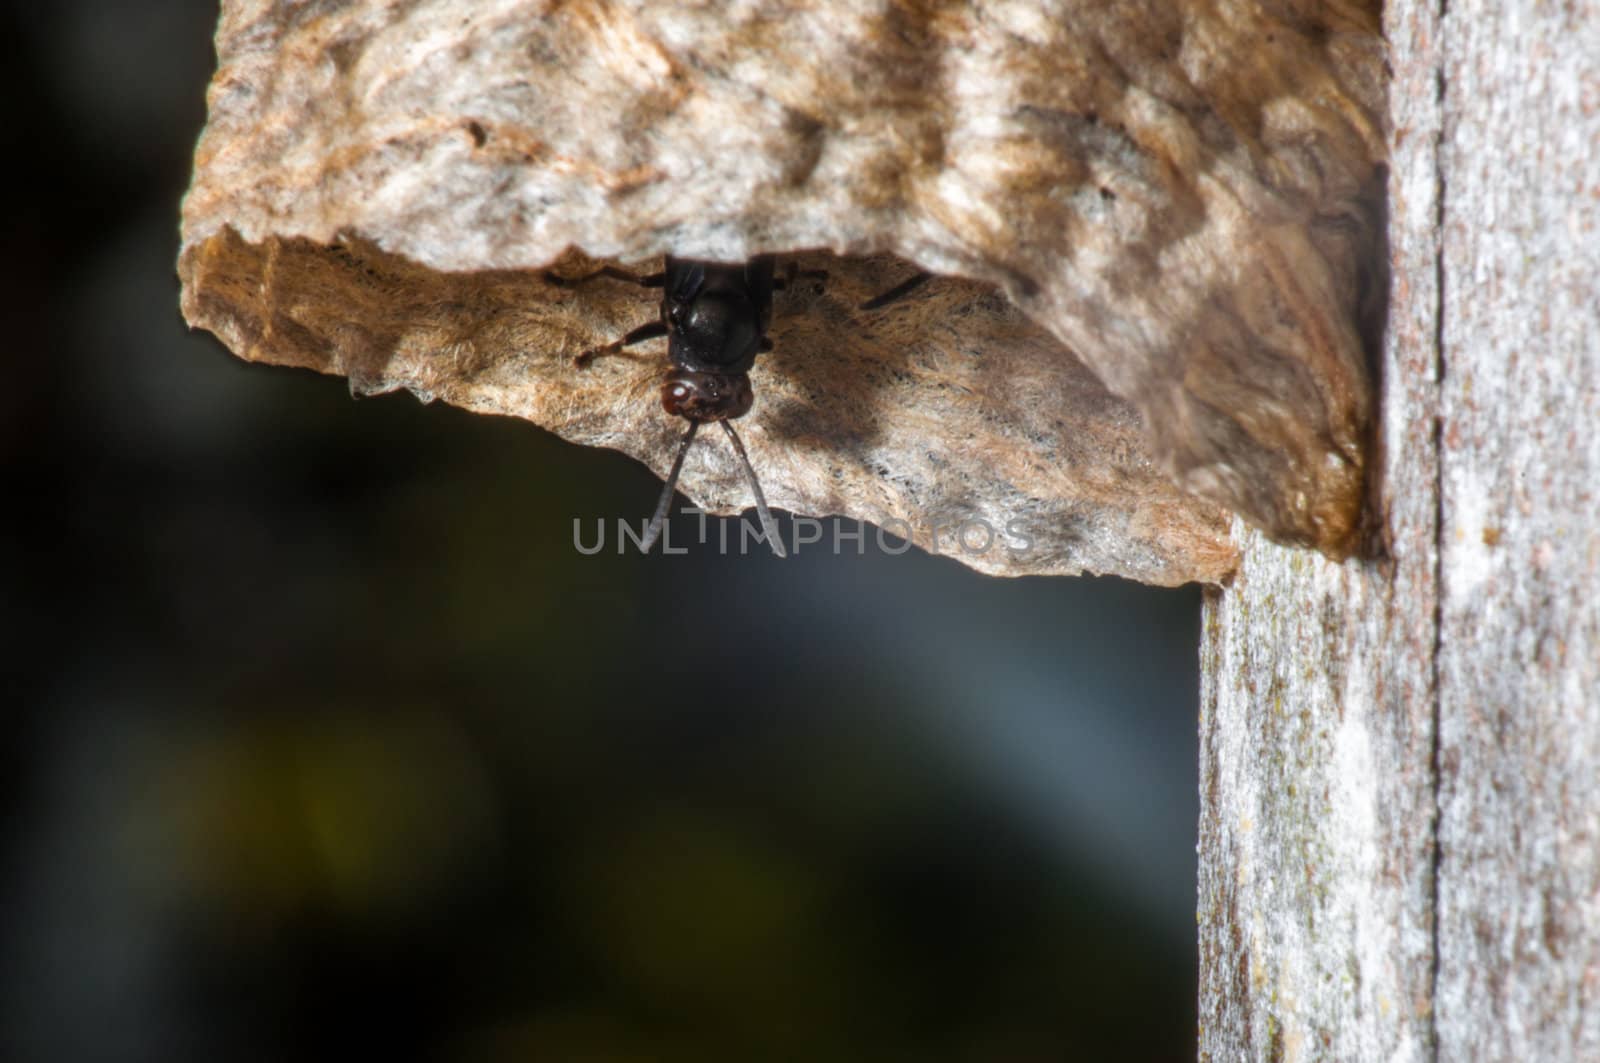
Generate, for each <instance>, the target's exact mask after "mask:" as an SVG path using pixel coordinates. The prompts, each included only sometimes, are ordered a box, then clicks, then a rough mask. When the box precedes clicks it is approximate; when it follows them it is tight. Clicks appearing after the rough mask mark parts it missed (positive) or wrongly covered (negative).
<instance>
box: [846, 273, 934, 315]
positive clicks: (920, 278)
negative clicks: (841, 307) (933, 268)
mask: <svg viewBox="0 0 1600 1063" xmlns="http://www.w3.org/2000/svg"><path fill="white" fill-rule="evenodd" d="M932 279H933V274H931V273H918V274H915V275H914V276H911V277H908V278H907V279H906V280H903V281H901V282H900V283H899V284H896V285H895V286H894V287H893V288H890V289H889V290H888V291H886V292H884V293H883V294H881V295H875V296H873V297H872V298H871V299H868V300H867V301H866V302H864V303H862V304H861V306H860V309H862V310H878V309H881V308H882V307H885V306H888V305H889V304H890V303H895V302H899V301H900V300H901V299H904V298H905V297H906V296H908V295H910V294H911V293H912V292H914V291H916V290H917V289H918V288H920V287H922V286H923V285H924V284H927V283H928V282H929V281H931V280H932Z"/></svg>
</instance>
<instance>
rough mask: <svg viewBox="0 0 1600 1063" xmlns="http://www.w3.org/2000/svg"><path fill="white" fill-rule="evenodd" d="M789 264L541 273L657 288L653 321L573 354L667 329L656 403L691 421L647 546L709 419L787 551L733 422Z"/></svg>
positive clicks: (669, 264) (591, 355)
mask: <svg viewBox="0 0 1600 1063" xmlns="http://www.w3.org/2000/svg"><path fill="white" fill-rule="evenodd" d="M801 275H802V274H800V273H798V272H791V274H790V275H789V277H788V278H787V281H786V280H785V279H783V278H779V277H777V276H776V271H775V267H774V261H773V256H771V255H757V256H756V257H755V258H752V259H750V260H749V261H748V262H745V263H743V264H740V265H729V264H727V263H718V262H705V261H701V260H699V259H690V258H674V257H673V256H671V255H668V256H667V261H666V268H665V269H664V270H662V271H661V272H660V273H652V274H649V275H648V276H644V277H640V276H635V275H634V274H632V273H629V272H627V271H626V270H621V269H617V268H616V267H615V266H605V267H602V268H601V269H599V270H597V271H595V272H594V273H591V274H589V275H588V276H585V277H581V278H577V279H576V280H568V279H563V278H561V277H558V276H556V275H554V274H546V275H545V276H546V279H547V280H549V281H550V282H551V283H553V284H557V285H561V286H571V285H575V284H581V283H583V282H585V281H590V280H594V279H596V278H598V277H611V278H614V279H616V280H623V281H630V282H632V283H635V284H638V285H640V286H641V287H645V288H660V289H661V290H662V294H661V312H660V315H659V316H658V317H657V318H656V320H654V321H650V322H647V323H646V324H643V325H640V326H639V327H638V328H636V329H634V330H633V331H631V332H629V333H628V334H627V335H626V336H623V337H622V338H621V339H619V340H616V341H614V342H612V343H608V344H606V345H605V346H604V347H597V348H595V349H593V350H589V351H585V352H583V353H582V354H580V355H578V356H577V357H576V358H575V359H574V362H575V363H576V364H577V365H578V366H579V367H580V368H582V367H584V366H587V365H588V364H589V363H590V362H591V361H593V360H594V359H595V358H597V357H598V356H600V355H602V354H614V353H616V352H617V351H620V350H622V349H623V348H624V347H631V346H632V345H634V344H636V343H643V342H644V341H645V340H651V339H656V338H658V337H661V336H665V337H667V361H668V363H669V364H668V367H667V375H666V377H665V378H663V380H662V382H661V405H662V407H663V408H664V409H665V410H666V411H667V412H668V413H669V414H671V415H673V416H674V417H682V418H683V419H684V420H686V421H688V422H689V428H688V431H686V432H684V434H683V442H682V443H680V444H679V445H678V454H677V457H675V458H674V459H673V462H672V472H671V473H670V474H669V475H668V476H667V483H666V486H665V487H664V488H663V489H662V491H661V501H660V502H659V503H658V504H657V505H656V511H655V513H654V514H653V515H652V516H651V518H650V525H649V527H647V528H646V529H645V533H644V538H643V539H642V540H641V544H642V546H643V548H644V549H645V550H646V551H648V550H649V549H650V547H652V546H654V545H655V541H656V538H657V536H659V535H660V534H661V525H662V523H663V522H664V521H665V520H666V518H667V512H668V510H670V509H671V508H672V496H673V492H674V491H675V490H676V489H677V486H678V473H679V472H681V471H682V469H683V458H684V455H686V454H687V453H688V452H689V444H691V443H693V442H694V437H695V433H696V432H698V431H699V430H700V426H701V425H702V424H706V423H708V422H711V421H715V422H716V423H718V424H720V425H721V426H722V430H723V432H725V433H726V434H727V436H728V442H729V443H731V444H732V445H733V450H734V453H735V454H737V455H738V456H739V461H740V463H741V464H742V465H743V466H744V471H745V475H746V476H747V477H749V479H750V490H751V491H752V492H753V493H754V494H755V497H756V513H757V514H758V515H759V516H760V518H761V527H762V530H763V532H764V533H765V535H766V538H767V542H768V543H769V544H771V546H772V551H773V553H775V554H777V555H778V556H779V557H783V556H784V550H783V540H782V538H781V537H780V535H779V533H778V526H777V523H776V522H775V521H774V520H773V519H772V511H771V510H770V509H768V508H767V499H766V496H765V495H764V494H762V492H761V483H760V481H759V480H757V479H756V471H755V469H754V468H753V467H752V466H751V464H750V457H749V455H748V454H746V453H745V449H744V443H742V442H741V441H740V439H739V433H737V432H735V431H734V430H733V422H734V421H736V420H738V419H739V418H740V417H743V416H744V415H745V414H747V413H749V412H750V407H751V405H752V404H753V403H754V402H755V393H754V391H752V390H751V387H750V367H751V366H752V365H754V364H755V360H756V355H758V354H760V353H761V352H763V351H770V350H772V340H771V339H770V338H769V337H768V336H767V328H768V327H769V326H770V325H771V323H772V293H773V292H775V291H781V290H783V288H784V287H785V286H786V283H790V282H792V281H793V280H794V279H795V277H797V276H801ZM803 275H804V276H808V277H825V276H827V274H826V273H825V272H824V271H821V270H808V271H805V273H804V274H803ZM929 276H930V275H929V274H926V273H919V274H917V275H916V276H914V277H912V278H911V279H910V280H908V281H906V282H905V283H903V284H900V285H898V286H897V287H895V288H893V289H891V290H890V291H887V292H885V293H883V294H882V295H880V296H878V297H877V298H875V299H871V300H869V301H868V302H866V303H863V304H862V309H864V310H871V309H876V308H877V307H880V306H883V305H884V304H886V303H889V302H892V301H894V300H895V299H898V298H899V297H900V296H902V295H904V294H906V293H907V292H909V291H911V290H912V289H913V288H915V287H918V286H919V285H921V284H922V283H923V282H924V281H926V280H928V279H929Z"/></svg>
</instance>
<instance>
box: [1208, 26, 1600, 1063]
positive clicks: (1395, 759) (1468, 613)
mask: <svg viewBox="0 0 1600 1063" xmlns="http://www.w3.org/2000/svg"><path fill="white" fill-rule="evenodd" d="M1384 17H1385V22H1386V26H1385V29H1386V33H1387V35H1388V38H1389V41H1390V45H1391V53H1390V54H1391V65H1392V68H1393V75H1394V80H1393V83H1392V86H1391V97H1390V115H1391V122H1392V129H1391V141H1392V148H1393V151H1392V167H1391V172H1390V181H1389V195H1390V242H1391V264H1392V267H1393V283H1392V287H1391V305H1390V311H1389V321H1388V331H1387V335H1386V339H1385V344H1384V349H1383V363H1382V374H1381V375H1382V383H1381V388H1382V421H1381V423H1382V451H1381V470H1380V474H1381V476H1382V481H1381V495H1382V505H1383V506H1384V507H1385V518H1386V525H1387V529H1388V532H1389V536H1390V540H1391V545H1390V558H1389V559H1388V560H1386V561H1382V562H1367V563H1355V562H1352V563H1347V564H1344V565H1337V564H1332V563H1329V562H1327V561H1325V560H1324V559H1322V558H1321V557H1318V556H1316V555H1313V554H1310V553H1307V552H1304V551H1295V550H1287V549H1283V548H1280V547H1275V546H1272V545H1270V544H1268V543H1266V542H1265V541H1264V540H1262V539H1261V538H1260V537H1259V536H1254V535H1251V536H1247V539H1246V542H1247V545H1246V550H1245V556H1244V562H1243V565H1242V567H1241V570H1240V572H1239V574H1238V576H1237V578H1236V579H1235V580H1234V582H1233V583H1232V584H1231V586H1229V587H1228V588H1226V589H1225V590H1222V591H1218V592H1215V593H1213V594H1212V595H1211V596H1210V598H1209V599H1208V602H1207V606H1206V624H1205V635H1204V646H1203V651H1202V655H1203V667H1204V683H1203V689H1202V715H1201V822H1200V897H1199V920H1200V998H1201V999H1200V1023H1201V1030H1200V1055H1201V1058H1203V1059H1215V1060H1235V1059H1275V1058H1288V1059H1329V1060H1364V1059H1386V1060H1387V1059H1412V1060H1420V1059H1434V1058H1437V1059H1441V1060H1467V1059H1472V1060H1490V1059H1493V1060H1500V1059H1503V1060H1600V6H1597V5H1596V4H1595V3H1593V2H1584V0H1577V2H1572V3H1566V4H1536V3H1533V2H1532V0H1513V2H1511V3H1505V4H1499V3H1494V2H1491V0H1466V2H1463V0H1455V2H1452V3H1450V4H1449V5H1448V6H1447V7H1446V5H1444V4H1443V3H1442V2H1440V0H1435V2H1433V3H1424V2H1421V0H1395V2H1392V3H1390V4H1388V5H1386V10H1385V16H1384Z"/></svg>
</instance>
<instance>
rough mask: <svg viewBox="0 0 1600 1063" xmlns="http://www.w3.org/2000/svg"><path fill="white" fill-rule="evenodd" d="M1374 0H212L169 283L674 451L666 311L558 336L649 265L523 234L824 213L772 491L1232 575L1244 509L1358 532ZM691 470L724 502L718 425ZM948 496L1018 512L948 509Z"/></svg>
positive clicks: (598, 437)
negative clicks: (188, 178)
mask: <svg viewBox="0 0 1600 1063" xmlns="http://www.w3.org/2000/svg"><path fill="white" fill-rule="evenodd" d="M1377 6H1378V5H1377V3H1376V2H1375V0H1374V2H1370V3H1339V2H1337V0H1333V2H1310V0H1307V2H1298V3H1297V2H1293V0H1283V2H1279V3H1273V2H1271V0H1267V2H1257V3H1249V4H1246V3H1244V2H1242V0H1216V2H1213V3H1199V2H1193V3H1189V2H1180V0H1150V2H1145V3H1139V2H1128V3H1117V4H1105V3H1101V2H1100V0H1055V2H1049V0H1027V2H1021V0H1019V2H1014V3H1006V2H998V0H997V2H992V3H986V2H980V0H969V2H955V0H950V2H942V3H941V2H927V0H916V2H913V0H877V2H866V0H813V2H810V3H804V2H796V0H788V2H779V0H745V2H733V0H728V2H715V3H699V4H685V3H676V2H673V3H669V2H665V0H660V2H645V0H632V2H629V0H572V2H567V3H561V2H556V0H545V2H539V0H494V2H488V3H485V2H483V0H346V2H333V0H330V2H322V3H299V2H295V3H291V2H289V0H224V3H223V10H222V17H221V22H220V24H219V26H218V30H217V52H218V56H219V69H218V71H217V74H216V77H215V79H214V81H213V83H212V86H211V90H210V122H209V124H208V126H207V127H206V130H205V133H204V135H203V137H202V139H201V141H200V145H199V148H198V150H197V153H196V160H195V174H194V182H193V186H192V187H191V189H190V192H189V194H188V197H187V198H186V200H185V202H184V211H183V250H182V255H181V260H180V263H179V271H180V274H181V276H182V279H183V284H184V292H183V306H184V312H185V314H186V315H187V317H188V319H189V321H190V322H191V323H192V324H194V325H197V326H200V327H204V328H207V329H210V330H212V331H213V332H215V333H216V334H217V335H219V336H220V337H222V339H223V340H224V342H226V343H227V345H228V346H229V347H230V348H231V349H232V350H233V351H234V352H235V353H236V354H238V355H240V356H242V357H245V358H250V359H255V360H262V361H269V362H277V363H284V364H293V365H306V366H312V367H315V368H318V369H321V370H324V371H327V372H334V373H342V374H345V375H347V376H348V377H349V378H350V380H351V382H352V385H353V386H354V387H356V388H358V389H361V390H368V391H370V390H382V389H392V388H400V387H403V388H409V389H411V390H413V391H415V392H417V393H418V394H420V395H424V396H430V397H432V396H436V397H439V398H442V399H444V400H446V401H449V402H452V403H456V404H459V405H462V406H466V407H470V408H472V409H476V410H482V411H485V412H495V413H504V414H512V415H516V416H520V417H525V418H527V419H528V420H530V421H533V422H535V423H537V424H540V425H543V426H545V427H547V428H549V429H551V430H553V431H556V432H558V433H560V434H561V435H562V436H564V437H565V438H568V439H571V440H574V441H577V442H580V443H587V444H594V445H602V446H610V447H616V448H618V449H620V450H623V451H626V452H628V453H630V454H633V455H635V456H637V457H639V458H640V459H642V460H644V461H646V462H647V463H649V464H650V466H651V467H652V468H654V469H655V470H656V471H657V472H664V471H665V469H666V467H667V465H668V464H669V463H670V460H671V454H672V449H673V445H674V443H675V441H676V439H677V437H678V435H679V433H680V430H681V427H682V425H681V422H675V421H673V420H672V419H670V418H668V417H667V416H666V415H665V414H664V413H663V412H662V410H661V408H660V405H659V402H658V400H657V397H656V391H657V382H658V380H659V378H660V376H661V372H662V369H663V367H664V364H665V358H664V355H663V354H662V353H661V352H662V351H663V349H664V341H654V342H653V343H652V344H648V345H645V346H644V347H642V348H640V349H639V353H638V354H637V355H635V356H634V357H620V356H619V357H608V358H603V359H600V360H598V361H596V362H595V363H594V364H593V365H592V366H591V367H589V368H587V369H583V370H579V369H576V368H574V366H573V365H572V362H571V358H572V356H573V355H574V354H576V353H578V352H580V351H582V350H584V349H586V348H590V347H593V346H596V345H599V344H602V343H605V342H607V341H609V340H612V339H614V338H616V337H618V336H620V335H621V334H622V333H624V332H626V331H627V330H628V329H630V328H632V327H633V326H635V325H638V324H641V323H642V322H644V321H646V320H648V319H649V318H650V317H651V316H652V315H653V314H654V313H655V300H656V298H657V295H656V294H655V293H647V292H644V291H642V290H640V289H638V288H636V287H633V286H631V285H627V284H622V283H617V282H611V281H599V282H594V283H591V284H588V285H585V286H583V287H581V288H578V289H563V288H559V287H556V286H554V285H550V284H548V283H546V282H545V280H544V274H543V271H544V270H545V269H549V268H553V269H556V270H558V271H560V272H562V273H566V274H571V273H577V272H581V271H582V270H583V269H584V268H585V264H586V263H588V264H592V262H591V260H603V261H605V262H609V263H613V264H627V265H631V266H634V267H637V268H639V269H641V270H642V271H648V270H650V269H655V268H659V261H660V256H661V255H663V254H665V253H668V252H670V253H672V254H676V255H679V256H683V257H694V258H706V259H714V260H725V261H740V260H743V259H745V258H748V257H749V256H751V255H752V254H755V253H760V252H779V253H783V254H785V255H786V256H788V255H789V253H792V252H806V253H805V254H800V255H798V256H795V257H793V258H792V259H791V258H789V257H785V258H781V259H780V260H779V272H780V275H782V273H783V271H784V268H785V265H786V264H787V263H789V262H791V261H793V262H794V263H796V264H797V265H798V266H799V267H800V268H804V269H819V268H820V269H826V270H827V271H828V274H829V277H828V279H827V281H826V283H825V285H824V286H823V288H822V290H821V291H820V292H819V291H817V289H816V286H815V285H813V284H810V283H807V282H805V281H801V282H799V283H797V284H795V285H793V286H791V287H790V288H789V289H788V290H787V291H784V292H782V293H780V294H779V295H778V297H777V301H776V303H775V313H774V321H773V327H772V332H771V335H772V337H773V339H774V340H775V343H776V349H775V350H774V351H773V352H772V353H770V354H766V355H763V356H762V357H761V359H759V360H758V361H757V363H756V368H755V370H754V372H753V373H752V380H753V382H754V385H755V390H756V407H755V409H754V410H753V411H752V412H751V413H750V415H749V416H748V417H746V418H745V419H744V421H742V422H741V425H742V426H743V427H744V431H745V435H746V437H747V442H748V445H749V448H750V452H751V457H752V459H753V461H754V463H755V465H756V467H757V468H758V469H759V470H760V472H761V476H762V479H763V481H764V483H765V485H766V488H767V492H768V495H769V496H770V498H771V500H772V502H773V504H774V505H775V506H778V507H782V508H786V509H789V510H792V511H794V512H797V513H805V514H815V515H823V514H844V515H849V516H854V517H862V518H866V519H869V520H872V521H876V522H879V523H880V524H881V523H886V522H895V521H903V522H905V524H906V525H908V526H909V527H911V528H912V529H913V530H914V532H915V533H916V534H917V537H918V541H919V543H920V544H921V545H923V546H932V547H933V548H935V549H938V550H940V551H941V552H946V553H950V554H952V555H953V556H955V557H957V558H960V559H962V560H965V561H967V562H968V563H972V564H974V565H976V566H977V567H980V568H984V569H985V570H988V571H993V572H1002V573H1010V574H1021V573H1047V572H1076V571H1080V570H1085V569H1087V570H1090V571H1096V572H1109V573H1118V574H1122V575H1126V576H1131V577H1133V578H1137V579H1142V580H1146V581H1150V582H1157V583H1177V582H1182V581H1185V580H1190V579H1201V580H1219V579H1222V578H1224V577H1225V576H1226V575H1227V573H1228V572H1229V571H1230V569H1231V567H1232V564H1233V558H1234V553H1233V547H1232V545H1231V544H1230V542H1229V541H1228V535H1227V512H1226V510H1227V509H1232V510H1234V511H1236V512H1238V513H1240V514H1242V515H1243V516H1245V517H1246V518H1247V519H1248V520H1250V521H1251V522H1253V523H1255V524H1257V525H1259V526H1260V527H1262V528H1264V529H1265V530H1266V531H1267V532H1268V533H1269V534H1271V535H1272V536H1274V537H1275V538H1278V539H1280V540H1283V541H1287V542H1292V543H1299V544H1305V545H1310V546H1314V547H1317V548H1320V549H1322V550H1324V551H1326V552H1328V553H1331V554H1334V555H1336V556H1337V555H1343V554H1345V553H1348V552H1349V551H1350V549H1352V547H1353V546H1354V536H1355V532H1356V528H1357V522H1358V517H1359V513H1360V504H1361V499H1362V491H1363V474H1364V469H1365V466H1366V463H1367V455H1366V447H1367V445H1368V444H1367V433H1368V425H1369V421H1370V417H1371V410H1370V401H1371V400H1370V397H1369V395H1370V383H1369V380H1368V376H1367V370H1366V368H1365V361H1364V355H1363V343H1362V336H1361V333H1360V330H1359V329H1358V327H1357V321H1358V312H1359V310H1360V306H1361V303H1362V301H1363V299H1364V298H1366V297H1367V296H1368V295H1370V294H1371V292H1372V291H1373V289H1374V288H1375V287H1376V285H1377V282H1376V281H1374V280H1372V279H1371V276H1370V274H1372V272H1373V269H1374V267H1373V263H1374V257H1373V248H1374V246H1375V241H1376V239H1377V226H1378V225H1379V221H1378V219H1377V218H1376V216H1375V215H1376V212H1375V209H1374V203H1375V199H1374V197H1373V195H1372V192H1371V190H1372V189H1373V188H1374V187H1377V186H1378V184H1379V182H1377V181H1376V180H1375V175H1376V174H1377V173H1378V163H1379V162H1380V160H1381V157H1382V151H1383V144H1384V141H1383V132H1382V129H1381V125H1380V123H1381V119H1380V115H1381V113H1382V103H1383V98H1382V80H1381V78H1382V74H1381V70H1382V51H1381V41H1380V39H1379V37H1378V30H1377V25H1378V23H1377ZM583 256H587V258H584V257H583ZM917 268H922V269H926V270H929V271H931V272H933V273H936V274H938V275H939V277H938V279H936V280H934V281H933V282H932V283H930V284H929V285H927V286H925V287H924V288H922V289H920V290H918V291H917V292H916V293H914V294H912V295H910V296H908V297H907V298H906V299H905V300H903V301H901V302H898V303H895V304H892V305H890V306H888V307H885V308H883V309H881V310H876V311H870V312H863V311H860V310H859V309H857V307H858V305H859V304H860V303H861V302H862V301H863V300H864V299H866V298H868V297H870V296H872V295H875V294H877V293H879V292H881V291H883V290H884V289H886V288H888V287H891V286H892V285H893V284H895V283H896V282H897V281H900V280H902V279H904V278H905V277H906V276H907V275H909V274H910V273H912V272H914V271H915V270H916V269H917ZM683 488H684V490H685V491H686V492H687V493H688V494H689V495H690V497H692V498H693V499H695V500H696V501H698V502H700V503H702V504H705V505H707V506H708V508H713V509H719V510H722V511H731V510H737V509H740V508H743V507H744V506H746V505H748V504H749V496H748V492H747V488H746V487H745V485H744V483H743V481H742V479H741V478H740V477H739V476H738V474H737V470H736V468H735V466H734V464H733V460H732V458H731V456H730V455H728V454H727V453H726V449H725V448H723V447H721V446H718V445H715V442H714V441H708V443H707V444H706V445H703V446H699V447H697V448H696V450H694V451H693V452H691V455H690V458H689V461H688V464H687V465H686V466H685V470H684V477H683ZM1224 507H1226V508H1224ZM969 518H976V519H981V520H983V521H985V522H987V523H988V524H990V525H991V526H993V527H996V528H999V527H1003V526H1004V525H1005V524H1006V523H1007V522H1008V521H1017V522H1020V523H1021V525H1022V526H1025V527H1026V528H1027V529H1028V531H1029V533H1030V535H1031V537H1032V538H1033V540H1034V542H1033V546H1032V548H1031V549H1030V550H1029V551H1027V552H1025V553H1021V554H1015V553H1008V552H995V551H990V552H987V553H984V554H981V555H969V554H965V553H963V552H962V551H959V550H955V549H952V543H951V541H950V540H949V539H948V538H945V539H942V540H940V541H938V542H932V543H930V542H929V540H928V538H927V534H926V533H927V530H928V529H929V528H931V527H932V526H934V525H942V526H944V527H946V528H949V527H952V526H953V525H955V524H959V523H960V522H961V521H962V520H963V519H969ZM945 534H946V536H948V535H949V532H948V531H947V532H946V533H945Z"/></svg>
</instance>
